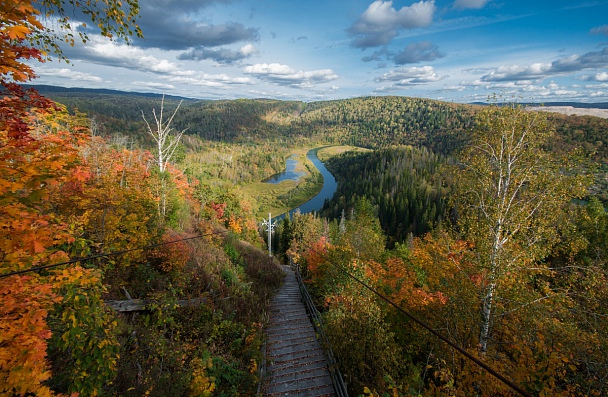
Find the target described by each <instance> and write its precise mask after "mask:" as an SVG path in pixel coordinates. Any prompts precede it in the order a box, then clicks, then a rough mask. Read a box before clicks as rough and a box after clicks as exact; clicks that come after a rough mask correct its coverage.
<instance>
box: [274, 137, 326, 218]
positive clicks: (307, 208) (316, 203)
mask: <svg viewBox="0 0 608 397" xmlns="http://www.w3.org/2000/svg"><path fill="white" fill-rule="evenodd" d="M319 149H322V148H316V149H311V150H309V151H308V153H306V158H307V159H309V160H310V161H312V163H313V164H314V166H315V167H317V169H318V170H319V172H320V173H321V175H322V176H323V188H322V189H321V191H320V192H319V194H317V195H316V196H314V197H313V198H311V199H310V200H308V201H307V202H305V203H304V204H302V205H300V206H299V207H297V208H294V209H292V210H291V211H289V215H290V216H291V215H293V213H294V212H296V211H298V210H299V211H300V212H301V213H303V214H305V213H308V212H313V211H319V210H320V209H321V208H322V207H323V203H324V202H325V200H326V199H328V200H329V199H331V198H332V197H333V195H334V193H335V192H336V188H337V187H338V184H337V183H336V178H334V176H333V175H332V174H331V173H330V172H329V171H328V170H327V168H325V165H324V164H323V162H322V161H321V160H319V158H318V157H317V151H319ZM290 162H291V163H290ZM295 166H296V160H294V159H292V158H290V159H288V160H287V169H286V170H285V172H282V173H280V174H277V175H274V176H272V177H270V178H268V180H266V181H265V182H268V183H279V182H281V181H284V180H287V179H292V180H298V179H299V178H300V176H301V175H299V176H297V177H295V179H294V174H296V173H295V172H293V170H295ZM290 171H291V172H290ZM285 215H286V214H281V215H279V216H275V217H274V218H272V219H273V220H276V221H280V220H281V219H283V218H284V217H285Z"/></svg>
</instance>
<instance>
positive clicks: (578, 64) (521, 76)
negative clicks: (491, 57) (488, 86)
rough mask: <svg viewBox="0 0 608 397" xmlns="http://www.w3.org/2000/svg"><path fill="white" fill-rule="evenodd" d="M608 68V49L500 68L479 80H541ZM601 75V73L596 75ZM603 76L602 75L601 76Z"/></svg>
mask: <svg viewBox="0 0 608 397" xmlns="http://www.w3.org/2000/svg"><path fill="white" fill-rule="evenodd" d="M606 66H608V47H606V48H604V49H603V50H602V51H591V52H587V53H585V54H583V55H577V54H574V55H570V56H568V57H564V58H560V59H557V60H555V61H553V62H551V63H533V64H531V65H527V66H519V65H511V66H500V67H498V68H496V69H494V70H493V71H491V72H490V73H488V74H486V75H485V76H483V77H482V78H481V80H482V81H487V82H490V81H517V80H542V79H544V78H547V77H550V76H556V75H566V74H571V73H573V72H578V71H581V70H585V69H600V68H605V67H606ZM598 74H600V75H601V73H598ZM602 76H603V75H602Z"/></svg>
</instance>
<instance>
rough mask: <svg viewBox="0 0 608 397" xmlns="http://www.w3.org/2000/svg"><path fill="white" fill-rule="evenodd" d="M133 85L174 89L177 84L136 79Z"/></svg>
mask: <svg viewBox="0 0 608 397" xmlns="http://www.w3.org/2000/svg"><path fill="white" fill-rule="evenodd" d="M133 85H135V86H140V87H148V88H160V89H162V90H174V89H175V86H174V85H173V84H165V83H155V82H152V81H134V82H133Z"/></svg>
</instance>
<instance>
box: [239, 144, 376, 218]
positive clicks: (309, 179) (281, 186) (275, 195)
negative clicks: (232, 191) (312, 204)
mask: <svg viewBox="0 0 608 397" xmlns="http://www.w3.org/2000/svg"><path fill="white" fill-rule="evenodd" d="M310 149H311V148H295V149H293V150H292V151H291V153H292V154H293V155H294V158H295V159H296V160H297V162H298V163H297V165H296V171H299V172H303V173H304V175H303V176H302V177H301V178H300V180H299V181H298V182H295V181H283V182H281V183H277V184H272V183H265V182H254V183H250V184H246V185H243V186H241V188H240V190H241V191H242V192H243V193H244V194H246V195H247V196H249V197H252V198H253V199H254V200H255V201H256V202H257V203H258V213H257V214H256V215H257V216H266V215H267V214H268V212H270V213H271V214H272V215H273V216H277V215H281V214H284V213H285V212H287V211H289V210H291V209H293V208H296V207H298V206H300V205H302V204H303V203H305V202H307V201H308V200H310V199H311V198H313V197H314V196H316V195H317V194H319V192H320V191H321V189H322V188H323V176H322V175H321V173H320V172H319V171H318V170H317V168H316V167H315V166H314V165H313V164H312V162H311V161H310V160H308V159H307V158H306V153H308V151H309V150H310ZM351 150H359V151H365V150H367V149H362V148H358V147H354V146H329V147H325V148H322V149H320V150H319V151H318V152H317V156H318V157H319V160H321V161H325V160H327V159H329V158H331V157H333V156H337V155H339V154H341V153H344V152H347V151H351Z"/></svg>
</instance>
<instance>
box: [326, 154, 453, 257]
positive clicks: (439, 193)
mask: <svg viewBox="0 0 608 397" xmlns="http://www.w3.org/2000/svg"><path fill="white" fill-rule="evenodd" d="M446 161H447V160H446V158H445V157H444V156H441V155H437V154H434V153H433V152H431V151H430V150H428V149H426V148H424V147H423V148H421V149H415V148H413V147H411V146H407V147H394V148H387V149H380V150H377V151H373V152H367V153H353V152H347V153H345V154H343V155H341V156H339V157H334V158H331V159H329V161H328V162H327V167H328V169H329V170H330V171H331V172H332V173H333V174H334V175H335V176H336V179H337V181H338V190H337V191H336V193H335V194H334V197H333V199H332V200H330V201H329V202H326V203H325V206H324V208H323V211H322V215H323V216H326V217H329V218H330V219H336V218H341V217H342V216H344V212H345V211H346V210H347V209H353V208H354V207H355V203H356V202H357V201H358V200H359V199H361V198H362V197H367V198H368V199H369V201H370V203H371V204H372V205H373V206H374V207H375V208H376V211H377V216H378V219H379V220H380V225H381V226H382V230H383V231H384V233H385V235H386V236H388V238H389V244H388V246H389V247H390V248H392V247H393V245H394V243H395V242H400V243H403V242H404V241H406V239H407V238H408V236H410V238H411V236H420V235H423V234H424V233H427V232H429V231H430V230H432V229H433V228H434V227H435V226H436V225H437V224H439V223H440V222H441V220H442V219H445V217H446V208H447V206H446V199H447V196H448V188H447V182H446V181H445V180H444V179H442V177H441V175H440V172H439V168H440V166H441V165H442V164H445V163H446ZM353 175H356V176H357V178H354V179H353V178H352V176H353Z"/></svg>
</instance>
